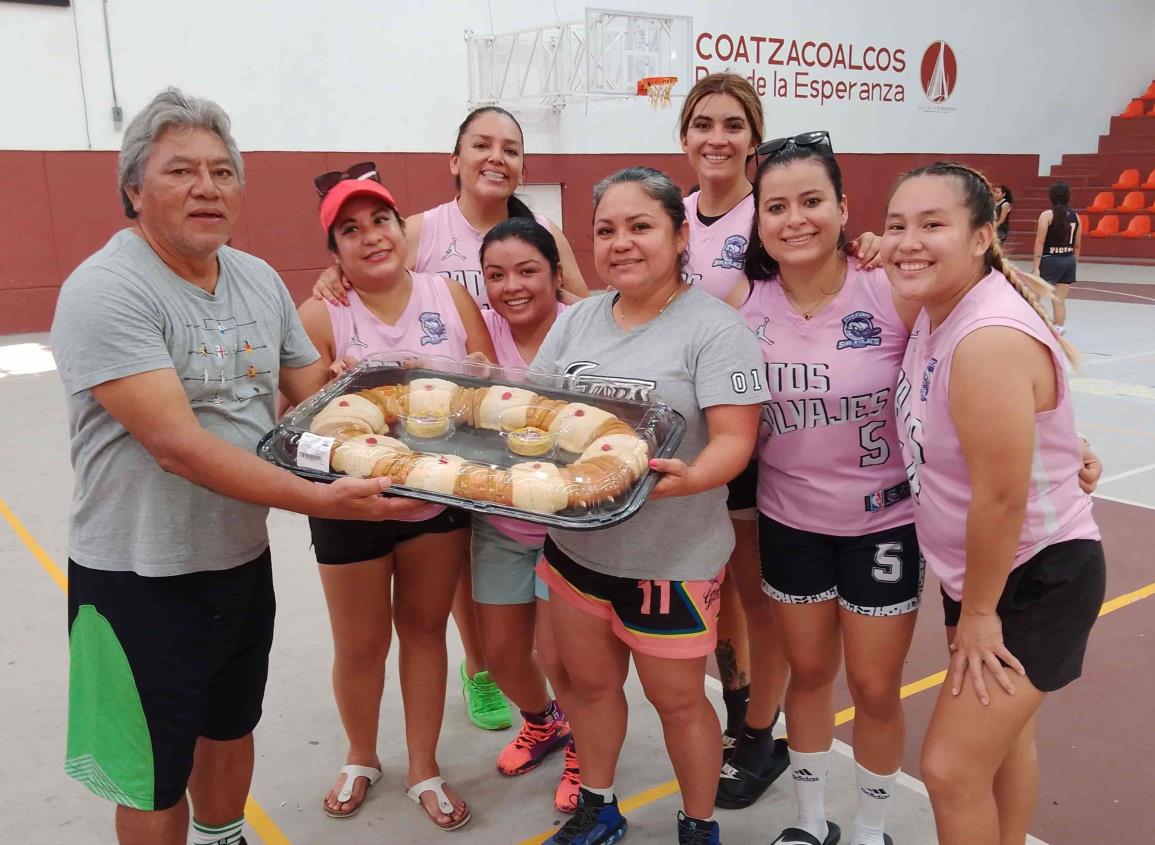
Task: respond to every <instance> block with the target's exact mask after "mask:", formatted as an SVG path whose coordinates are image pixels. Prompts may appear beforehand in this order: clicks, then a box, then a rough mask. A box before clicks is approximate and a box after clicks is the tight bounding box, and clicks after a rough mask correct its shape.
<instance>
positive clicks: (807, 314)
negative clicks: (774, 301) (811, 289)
mask: <svg viewBox="0 0 1155 845" xmlns="http://www.w3.org/2000/svg"><path fill="white" fill-rule="evenodd" d="M845 283H846V281H845V279H844V280H843V284H845ZM815 287H817V288H818V290H820V291H822V298H821V299H819V300H818V301H817V302H815V303H814V304H813V305H811V306H810V307H809V308H803V307H802V306H801V305H799V304H798V303H797V302H795V301H794V295H793V294H792V293H791V292H790V288H788V287H786V286H785V285H783V286H782V290H783V291H784V292H785V294H786V298H787V299H789V300H790V303H791V304H792V305H793V306H794V307H795V308H796V309H797V310H798V312H799V313H801V315H802V319H803V320H809V319H810V318H811V317H813V316H814V312H816V311H817V310H818V309H819V308H821V307H822V306H823V305H825V304H826V302H827V301H828V300H829V299H830V298H831V297H834V296H837V295H838V292H839V291H840V290H842V285H839V286H838V287H836V288H835V289H834V290H832V291H825V290H822V287H821V286H819V285H817V284H816V285H815Z"/></svg>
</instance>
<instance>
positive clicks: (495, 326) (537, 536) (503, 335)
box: [481, 302, 566, 546]
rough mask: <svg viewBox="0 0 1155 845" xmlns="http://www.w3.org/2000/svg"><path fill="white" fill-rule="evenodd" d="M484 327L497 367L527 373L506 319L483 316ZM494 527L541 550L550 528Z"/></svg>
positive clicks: (511, 523)
mask: <svg viewBox="0 0 1155 845" xmlns="http://www.w3.org/2000/svg"><path fill="white" fill-rule="evenodd" d="M565 309H566V306H565V305H563V304H562V303H560V302H559V303H558V304H557V313H558V314H561V312H562V311H564V310H565ZM481 316H482V318H484V320H485V325H486V327H487V328H488V329H489V336H490V337H492V338H493V349H494V351H495V352H496V353H497V363H498V364H499V365H501V366H502V367H514V368H517V369H522V370H528V369H529V364H530V362H529V361H526V360H525V358H523V357H522V355H521V350H520V349H518V348H517V344H516V343H515V342H514V340H513V332H512V331H510V328H509V323H508V322H507V321H506V319H505V318H504V317H502V316H501V315H500V314H498V313H497V312H496V311H493V310H486V311H482V312H481ZM489 521H490V522H491V523H492V524H493V527H494V528H496V529H497V530H498V531H500V532H501V533H502V534H504V535H505V536H506V537H509V538H510V539H511V540H515V541H517V542H518V543H521V544H522V545H524V546H540V545H542V544H543V543H545V536H546V531H547V528H546V526H544V525H536V524H534V523H532V522H525V521H524V520H521V519H510V518H509V517H507V516H493V517H490V518H489Z"/></svg>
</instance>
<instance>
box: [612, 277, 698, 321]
mask: <svg viewBox="0 0 1155 845" xmlns="http://www.w3.org/2000/svg"><path fill="white" fill-rule="evenodd" d="M683 290H685V288H684V287H683V286H682V283H681V282H678V283H677V284H676V285H674V292H673V293H671V294H670V298H669V299H667V300H666V301H665V302H663V303H662V307H661V308H659V309H658V313H657V314H655V315H654V316H653V317H652V318H651V319H657V316H658V314H661V313H662V312H663V311H665V310H666V307H667V306H668V305H669V304H670V303H671V302H673V301H674V297H676V296H677V295H678V294H680V293H681V292H682V291H683ZM614 305H616V306H618V311H619V312H621V315H622V322H623V323H625V322H627V317H626V307H625V306H624V305H623V304H622V295H621V294H620V293H619V294H618V300H617V302H615V303H614ZM623 328H628V327H627V326H623Z"/></svg>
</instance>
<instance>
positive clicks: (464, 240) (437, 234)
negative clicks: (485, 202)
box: [416, 199, 549, 310]
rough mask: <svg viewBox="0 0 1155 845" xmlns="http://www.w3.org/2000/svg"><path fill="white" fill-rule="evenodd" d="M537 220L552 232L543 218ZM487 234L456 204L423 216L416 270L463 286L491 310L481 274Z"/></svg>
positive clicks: (452, 202) (431, 210) (536, 218)
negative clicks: (482, 248) (483, 247)
mask: <svg viewBox="0 0 1155 845" xmlns="http://www.w3.org/2000/svg"><path fill="white" fill-rule="evenodd" d="M533 217H534V219H535V220H536V221H537V222H538V223H540V224H541V225H543V226H545V227H546V228H547V229H548V228H549V221H548V220H547V219H546V218H544V217H542V216H541V215H540V214H535V215H534V216H533ZM484 237H485V233H484V232H479V231H478V230H477V229H475V228H474V227H473V224H471V223H470V222H469V221H468V220H466V219H465V215H464V214H462V213H461V208H460V207H459V206H458V205H457V200H455V199H454V200H450V201H449V202H447V203H444V204H442V205H439V206H436V207H434V208H431V209H429V210H428V211H426V212H425V213H424V214H423V215H422V216H421V243H420V244H419V245H418V247H417V263H416V269H417V270H418V272H421V273H439V274H441V275H442V276H447V277H448V278H450V279H453V281H455V282H457V283H458V284H461V285H464V287H465V289H466V290H467V291H469V295H470V296H472V297H473V298H474V299H475V300H476V301H477V304H478V305H479V306H481V308H482V309H483V310H484V309H488V308H489V294H487V293H486V292H485V278H484V276H482V273H481V239H482V238H484Z"/></svg>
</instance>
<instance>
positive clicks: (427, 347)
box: [325, 273, 466, 522]
mask: <svg viewBox="0 0 1155 845" xmlns="http://www.w3.org/2000/svg"><path fill="white" fill-rule="evenodd" d="M411 275H412V279H413V290H412V292H411V293H410V294H409V303H408V304H407V305H406V306H405V310H404V311H403V312H402V314H401V318H400V319H399V320H398V321H397V323H396V325H392V326H391V325H389V324H388V323H385V322H382V321H381V320H380V319H379V318H378V317H377V316H376V315H375V314H373V312H371V311H370V310H369V309H368V308H366V307H365V303H364V302H362V301H361V297H360V296H358V295H357V291H356V290H351V291H349V292H348V296H349V305H348V307H345V306H343V305H332V304H331V303H328V302H326V303H325V304H326V305H327V306H328V308H329V322H330V323H331V324H332V326H333V351H334V354H335V355H336V357H337V358H338V359H340V358H343V357H345V356H346V355H348V356H350V357H353V358H356V359H357V360H361V359H362V358H364V357H365V356H366V355H370V354H373V353H377V352H400V351H409V352H415V353H419V354H422V355H441V356H445V357H448V358H454V359H457V360H461V359H462V358H464V357H465V355H466V352H465V325H464V324H463V323H462V322H461V314H460V313H459V312H458V310H457V304H456V303H455V302H454V301H453V295H452V294H451V293H450V292H449V287H448V286H447V285H446V283H445V280H444V279H443V278H441V277H440V276H434V275H432V274H430V273H413V274H411ZM443 510H445V507H444V506H443V505H430V506H429V507H428V508H422V509H421V510H420V511H418V512H417V513H416V514H413V515H412V516H407V517H399V518H398V520H397V521H399V522H421V521H424V520H426V519H431V518H433V517H435V516H437V514H439V513H441V512H442V511H443Z"/></svg>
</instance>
